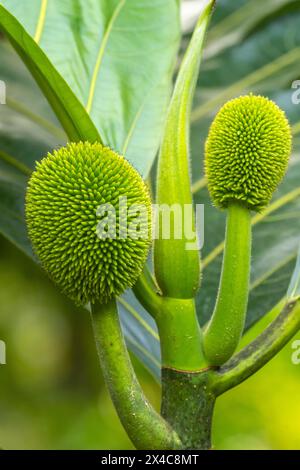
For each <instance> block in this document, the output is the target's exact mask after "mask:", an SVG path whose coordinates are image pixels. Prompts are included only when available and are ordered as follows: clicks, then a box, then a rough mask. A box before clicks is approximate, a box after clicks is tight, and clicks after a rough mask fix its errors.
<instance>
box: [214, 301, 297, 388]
mask: <svg viewBox="0 0 300 470" xmlns="http://www.w3.org/2000/svg"><path fill="white" fill-rule="evenodd" d="M299 329H300V300H299V299H298V300H294V301H291V302H288V303H287V304H286V305H285V307H284V308H283V309H282V311H281V313H280V314H279V315H278V317H277V318H276V319H275V320H273V322H272V323H271V324H270V325H269V326H268V327H267V328H266V329H265V331H264V332H263V333H261V334H260V335H259V336H258V337H257V338H256V340H254V341H252V342H251V343H250V344H249V345H248V346H245V348H244V349H242V350H241V351H240V352H239V353H238V354H236V355H235V356H234V357H233V358H232V359H231V360H230V361H228V363H227V364H224V366H223V367H221V368H220V369H219V370H218V371H216V372H215V373H214V379H213V380H214V387H213V389H214V392H215V393H216V395H221V394H222V393H224V392H226V391H227V390H229V389H230V388H233V387H235V386H236V385H238V384H240V383H241V382H243V381H244V380H246V379H247V378H248V377H250V376H251V375H253V374H254V373H255V372H257V371H258V370H259V369H261V368H262V367H263V366H264V365H265V364H266V363H267V362H268V361H270V359H272V358H273V357H274V356H275V355H276V354H277V353H278V352H279V351H280V350H281V349H282V348H283V347H284V346H285V345H286V344H287V343H288V342H289V341H290V340H291V339H292V338H293V336H294V335H295V334H296V333H297V331H298V330H299Z"/></svg>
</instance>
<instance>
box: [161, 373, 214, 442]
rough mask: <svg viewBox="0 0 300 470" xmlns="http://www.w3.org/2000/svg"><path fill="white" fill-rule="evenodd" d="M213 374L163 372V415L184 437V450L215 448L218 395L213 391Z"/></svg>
mask: <svg viewBox="0 0 300 470" xmlns="http://www.w3.org/2000/svg"><path fill="white" fill-rule="evenodd" d="M210 373H211V371H207V372H201V373H184V372H180V371H175V370H171V369H163V370H162V410H161V413H162V416H163V417H164V418H165V419H166V420H167V421H168V422H169V423H170V425H171V426H172V428H173V429H174V430H175V431H176V432H177V434H178V436H179V437H180V439H181V442H182V446H181V448H182V449H195V450H207V449H210V448H211V424H212V416H213V410H214V404H215V395H214V393H213V392H212V391H211V389H210Z"/></svg>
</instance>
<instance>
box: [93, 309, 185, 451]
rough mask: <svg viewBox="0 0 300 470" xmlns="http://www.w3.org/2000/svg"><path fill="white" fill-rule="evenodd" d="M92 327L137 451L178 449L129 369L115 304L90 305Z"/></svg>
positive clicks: (106, 376) (177, 442)
mask: <svg viewBox="0 0 300 470" xmlns="http://www.w3.org/2000/svg"><path fill="white" fill-rule="evenodd" d="M91 311H92V315H91V316H92V323H93V329H94V335H95V340H96V344H97V349H98V354H99V358H100V363H101V366H102V370H103V374H104V379H105V382H106V384H107V386H108V389H109V391H110V394H111V398H112V400H113V403H114V405H115V407H116V410H117V412H118V415H119V418H120V420H121V422H122V424H123V426H124V428H125V430H126V432H127V434H128V436H129V437H130V439H131V440H132V442H133V444H134V445H135V446H136V448H137V449H153V450H154V449H155V450H156V449H178V448H179V447H180V440H179V438H178V437H177V434H176V433H175V432H174V431H173V430H172V429H171V427H170V426H169V425H168V424H167V422H166V421H165V420H164V419H163V418H162V417H161V416H160V415H159V414H158V413H157V412H156V411H155V410H154V409H153V407H152V406H151V405H150V403H149V402H148V401H147V399H146V398H145V396H144V393H143V391H142V388H141V386H140V384H139V383H138V381H137V378H136V375H135V373H134V370H133V368H132V365H131V362H130V358H129V355H128V351H127V348H126V346H125V342H124V338H123V334H122V331H121V326H120V322H119V317H118V312H117V306H116V302H115V300H113V301H111V302H110V303H108V304H105V305H103V304H102V305H101V304H93V305H92V308H91Z"/></svg>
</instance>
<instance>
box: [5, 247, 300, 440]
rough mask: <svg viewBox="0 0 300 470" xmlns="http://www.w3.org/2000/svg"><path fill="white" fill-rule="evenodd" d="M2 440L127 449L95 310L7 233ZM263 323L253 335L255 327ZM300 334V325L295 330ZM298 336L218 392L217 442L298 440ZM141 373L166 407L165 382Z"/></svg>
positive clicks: (156, 400)
mask: <svg viewBox="0 0 300 470" xmlns="http://www.w3.org/2000/svg"><path fill="white" fill-rule="evenodd" d="M0 285H1V286H2V287H1V290H0V300H1V315H0V339H2V340H4V341H5V342H6V345H7V364H6V365H1V366H0V384H1V385H0V443H1V446H2V447H4V448H5V449H130V448H132V446H131V444H130V442H129V440H128V438H127V436H126V434H125V432H124V431H123V429H122V427H121V425H120V423H119V420H118V417H117V415H116V412H115V410H114V408H113V406H112V404H111V401H110V398H109V396H108V394H107V392H106V389H105V387H104V385H103V381H102V376H101V371H100V369H99V365H98V361H97V357H96V351H95V348H94V343H93V337H92V331H91V327H90V322H89V317H88V313H87V312H86V311H85V310H78V309H75V308H74V307H73V305H72V304H71V303H70V302H69V301H68V300H67V299H66V298H65V297H64V296H62V295H61V294H60V293H59V292H58V291H57V289H56V288H55V287H54V286H53V285H52V283H51V282H50V281H49V280H48V279H47V278H46V276H45V275H44V273H43V272H42V271H41V270H40V269H39V268H38V267H37V266H36V265H34V264H33V263H32V261H31V260H29V259H28V258H26V257H25V255H23V254H20V252H19V251H18V250H17V249H16V248H15V247H13V246H12V245H11V244H9V242H7V241H6V240H5V239H3V238H1V239H0ZM259 329H261V326H260V325H259V324H258V325H257V326H256V327H255V328H254V329H253V330H251V331H250V332H249V334H248V338H247V340H250V339H251V336H253V337H254V336H255V335H256V334H257V333H258V332H259ZM298 339H300V334H299V335H298ZM291 355H292V349H291V344H289V345H288V346H286V348H285V349H284V350H283V351H282V352H281V353H280V354H279V355H278V356H277V357H276V358H275V359H273V361H271V363H269V364H268V365H267V366H266V367H265V368H264V369H263V370H261V371H260V372H259V373H258V374H256V375H255V376H254V377H252V378H250V379H249V380H248V381H247V382H245V383H244V384H242V385H240V386H239V387H237V388H236V389H234V390H232V391H230V392H228V393H227V394H225V395H224V396H222V397H221V398H219V399H218V401H217V406H216V411H215V422H214V432H213V436H214V443H215V448H217V449H300V432H299V422H300V402H299V400H298V391H299V388H300V365H298V366H296V365H293V364H292V361H291ZM135 366H136V368H137V371H138V375H139V378H140V380H141V382H142V384H143V387H144V389H145V391H146V394H147V395H148V397H149V398H150V400H151V401H152V402H153V403H154V404H155V405H156V407H157V408H158V406H159V387H158V385H157V384H156V383H155V382H154V381H153V379H152V378H151V377H150V375H149V374H148V373H147V371H146V370H145V369H143V368H142V367H141V366H140V364H138V363H137V362H135Z"/></svg>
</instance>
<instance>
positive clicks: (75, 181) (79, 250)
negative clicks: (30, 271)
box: [26, 142, 151, 305]
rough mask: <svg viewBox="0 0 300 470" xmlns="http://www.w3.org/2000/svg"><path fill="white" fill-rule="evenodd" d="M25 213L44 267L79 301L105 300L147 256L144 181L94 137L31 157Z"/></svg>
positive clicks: (121, 287)
mask: <svg viewBox="0 0 300 470" xmlns="http://www.w3.org/2000/svg"><path fill="white" fill-rule="evenodd" d="M120 197H121V198H122V199H121V201H123V202H122V203H121V206H120V207H121V209H120V207H119V202H120V200H119V198H120ZM124 197H125V198H127V208H128V209H126V206H125V205H124V201H125V199H124ZM110 205H111V206H110ZM135 205H138V206H139V208H140V207H141V206H142V207H143V208H144V212H143V211H142V212H141V211H140V212H138V211H137V210H135V207H136V208H138V206H135ZM99 207H102V208H104V209H102V210H101V211H100V212H99ZM112 208H114V210H115V212H114V210H112ZM124 211H125V212H124ZM97 213H98V215H97ZM124 214H125V215H126V214H127V216H128V217H127V220H126V219H124ZM141 214H143V216H141ZM99 215H100V216H101V217H102V218H101V217H100V218H99ZM26 220H27V226H28V233H29V237H30V239H31V241H32V245H33V248H34V251H35V252H36V254H37V256H38V257H39V259H40V261H41V263H42V265H43V267H44V268H45V270H46V271H47V272H48V274H49V276H50V277H51V278H52V279H53V281H54V282H55V283H57V284H58V286H59V287H60V288H61V290H62V291H63V292H64V293H65V294H66V295H68V296H69V297H70V298H71V299H73V300H74V301H75V302H76V304H78V305H82V304H86V303H87V302H88V301H91V302H94V301H95V300H99V301H100V302H103V303H104V302H107V301H108V300H109V299H110V298H112V297H114V296H117V295H119V294H121V293H122V292H123V291H124V290H125V289H126V288H128V287H132V286H133V284H134V283H135V281H136V280H137V278H138V276H139V275H140V273H141V270H142V268H143V265H144V263H145V261H146V257H147V253H148V249H149V245H150V239H151V201H150V196H149V193H148V190H147V187H146V185H145V183H144V182H143V180H142V178H141V177H140V175H139V174H138V173H137V171H136V170H135V169H134V168H133V167H132V166H131V165H130V164H129V163H128V162H127V161H126V160H125V158H123V157H122V156H120V155H118V154H117V153H115V152H114V151H112V150H111V149H109V148H107V147H104V146H102V145H101V144H99V143H95V144H90V143H88V142H85V143H83V142H79V143H71V144H68V145H67V146H66V147H63V148H60V149H59V150H57V151H54V152H53V154H48V155H47V157H45V158H44V159H43V160H41V162H39V163H37V167H36V170H35V171H34V172H33V174H32V176H31V178H30V181H29V184H28V189H27V194H26ZM101 220H102V222H101ZM105 222H107V224H106V223H105ZM114 222H116V223H115V224H114ZM135 222H136V224H135ZM99 223H100V224H101V223H102V224H103V227H102V226H101V227H102V229H101V233H102V235H101V236H99ZM137 227H138V229H139V231H138V232H137V231H136V230H135V229H136V228H137ZM114 230H115V232H114ZM124 230H125V231H124ZM103 234H104V235H103ZM126 234H127V238H126Z"/></svg>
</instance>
